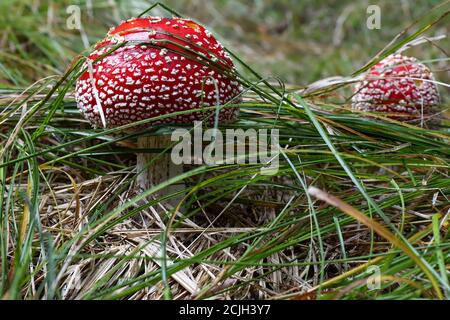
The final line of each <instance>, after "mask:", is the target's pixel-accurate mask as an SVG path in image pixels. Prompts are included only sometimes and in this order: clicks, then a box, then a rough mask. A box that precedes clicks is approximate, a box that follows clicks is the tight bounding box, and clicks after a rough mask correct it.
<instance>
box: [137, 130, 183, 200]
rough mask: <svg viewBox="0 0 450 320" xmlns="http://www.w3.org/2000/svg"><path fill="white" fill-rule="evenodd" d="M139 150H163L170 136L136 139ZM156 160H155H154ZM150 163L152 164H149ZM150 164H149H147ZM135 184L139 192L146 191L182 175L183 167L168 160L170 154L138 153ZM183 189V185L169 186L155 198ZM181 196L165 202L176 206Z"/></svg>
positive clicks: (168, 143)
mask: <svg viewBox="0 0 450 320" xmlns="http://www.w3.org/2000/svg"><path fill="white" fill-rule="evenodd" d="M137 143H138V148H139V149H165V148H167V147H168V146H169V145H170V143H171V140H170V136H143V137H139V138H138V141H137ZM155 158H156V159H155ZM151 162H152V163H151ZM149 163H151V164H149ZM137 172H138V177H137V183H138V186H139V188H140V189H141V190H147V189H149V188H151V187H153V186H155V185H158V184H160V183H162V182H165V181H167V180H169V179H171V178H173V177H176V176H178V175H180V174H182V173H183V165H176V164H174V163H173V161H172V160H171V158H170V152H168V153H164V154H158V153H149V152H140V153H138V154H137ZM183 189H185V185H184V183H179V184H176V185H170V186H168V187H166V188H164V189H162V190H160V191H158V193H157V194H155V196H156V197H157V196H164V195H168V194H171V193H174V192H176V191H180V190H183ZM181 199H182V196H177V197H174V198H171V199H170V200H168V201H167V203H169V204H170V205H172V206H177V205H178V203H179V202H180V201H181Z"/></svg>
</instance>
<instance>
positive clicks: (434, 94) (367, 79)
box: [352, 54, 440, 122]
mask: <svg viewBox="0 0 450 320" xmlns="http://www.w3.org/2000/svg"><path fill="white" fill-rule="evenodd" d="M439 103H440V98H439V92H438V88H437V85H436V83H435V81H434V77H433V74H432V72H431V70H430V69H429V68H428V67H427V66H426V65H424V64H422V63H420V62H418V60H417V59H416V58H412V57H406V56H403V55H400V54H394V55H391V56H389V57H387V58H385V59H384V60H382V61H381V62H379V63H378V64H376V65H374V66H373V67H372V68H370V69H369V70H368V72H367V73H366V74H365V75H364V78H363V80H362V82H359V83H358V84H357V85H356V86H355V94H354V96H353V98H352V105H353V108H355V109H357V110H361V111H365V112H379V113H381V114H383V115H385V116H387V117H389V118H392V119H396V120H404V121H414V122H416V121H419V120H420V121H424V120H433V121H436V120H438V119H439V117H440V114H439V110H438V109H437V106H438V105H439Z"/></svg>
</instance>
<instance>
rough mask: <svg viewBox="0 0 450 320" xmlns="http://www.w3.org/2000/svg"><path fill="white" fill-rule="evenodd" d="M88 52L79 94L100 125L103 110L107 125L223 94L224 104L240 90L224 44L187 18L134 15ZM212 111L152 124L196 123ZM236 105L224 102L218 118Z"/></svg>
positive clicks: (232, 114)
mask: <svg viewBox="0 0 450 320" xmlns="http://www.w3.org/2000/svg"><path fill="white" fill-rule="evenodd" d="M125 41H126V43H125V45H123V46H121V47H119V48H118V49H117V50H115V51H114V52H112V53H109V52H110V51H111V50H112V49H113V48H114V46H115V45H118V44H120V43H123V42H125ZM144 42H145V43H144ZM108 53H109V54H108ZM102 56H104V57H103V58H101V60H99V61H98V62H96V63H93V61H94V60H95V59H98V58H99V57H102ZM88 59H89V60H88V62H89V61H90V62H91V63H92V64H91V66H89V63H88V64H86V66H87V67H88V70H87V71H86V72H84V73H83V74H82V75H81V76H80V78H79V79H78V81H77V83H76V93H75V98H76V101H77V105H78V107H79V108H80V110H81V112H82V113H83V115H84V116H85V118H86V119H88V120H89V121H90V122H91V123H92V124H93V125H94V126H95V127H99V126H102V117H104V120H105V125H106V126H107V127H117V126H121V125H124V124H128V123H131V122H135V121H139V120H143V119H148V118H153V117H156V116H160V115H163V114H168V113H172V112H177V111H184V110H189V109H195V108H200V107H204V106H212V105H215V104H217V99H218V101H219V102H220V104H225V103H226V102H228V101H230V100H231V99H232V98H234V97H236V96H237V95H239V94H240V93H241V91H242V88H241V86H240V84H239V83H238V81H237V80H236V78H235V77H234V75H233V72H234V65H233V61H232V60H231V58H230V57H229V55H228V54H227V52H226V51H225V50H224V48H223V46H222V44H221V43H220V42H218V41H217V40H216V39H215V38H214V37H213V36H212V35H211V34H210V33H209V32H208V30H206V29H205V28H204V27H203V26H201V25H199V24H197V23H195V22H194V21H192V20H188V19H181V18H160V17H146V18H133V19H131V20H128V21H126V22H124V23H122V24H121V25H119V26H118V27H116V28H113V29H111V30H110V31H109V33H108V35H107V36H106V38H105V39H103V40H102V41H100V42H99V43H98V44H97V45H96V47H95V50H94V52H92V53H91V54H90V56H89V58H88ZM89 69H90V70H89ZM215 83H216V84H217V89H216V85H215ZM238 102H240V100H239V99H237V101H236V103H238ZM99 107H101V110H99ZM212 112H214V111H211V113H212ZM211 113H209V112H208V113H206V112H200V111H199V112H193V113H190V114H186V115H178V116H173V117H170V118H166V119H162V120H160V121H158V122H152V124H157V123H191V122H192V121H194V120H202V119H204V118H205V116H207V115H209V114H211ZM237 113H238V109H237V108H223V109H221V111H220V115H219V120H220V121H222V122H226V121H232V120H234V119H235V118H236V117H237Z"/></svg>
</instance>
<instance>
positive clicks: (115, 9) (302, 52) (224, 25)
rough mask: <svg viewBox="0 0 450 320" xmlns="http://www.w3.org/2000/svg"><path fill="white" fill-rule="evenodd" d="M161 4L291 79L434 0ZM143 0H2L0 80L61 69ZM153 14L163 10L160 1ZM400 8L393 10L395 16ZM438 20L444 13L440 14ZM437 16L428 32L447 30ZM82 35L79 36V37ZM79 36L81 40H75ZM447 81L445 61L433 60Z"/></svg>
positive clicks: (317, 69) (431, 47)
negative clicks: (76, 15) (73, 21)
mask: <svg viewBox="0 0 450 320" xmlns="http://www.w3.org/2000/svg"><path fill="white" fill-rule="evenodd" d="M162 2H163V3H164V4H166V5H168V6H170V7H172V8H173V9H175V10H177V11H178V12H179V13H181V14H182V15H184V16H190V17H192V18H194V19H195V20H197V21H199V22H201V23H203V24H205V25H207V26H208V27H209V28H210V29H211V30H212V31H213V32H214V33H215V34H216V35H218V36H219V38H220V39H221V40H222V41H223V42H224V43H225V44H226V45H227V46H228V47H229V48H232V49H233V50H234V51H235V52H236V53H238V54H239V55H240V56H241V57H243V58H244V59H245V61H246V62H247V63H249V64H250V65H251V66H252V67H253V68H254V69H256V70H257V71H259V72H260V73H261V74H262V75H264V76H277V77H280V78H281V79H282V80H283V81H285V82H287V83H291V84H298V85H306V84H308V83H311V82H313V81H316V80H318V79H321V78H324V77H329V76H334V75H349V74H351V73H352V72H353V71H355V70H357V69H358V68H360V67H361V66H363V65H364V64H365V63H366V62H367V61H368V60H369V59H370V57H372V56H373V55H374V54H375V53H376V52H378V51H379V50H381V49H382V48H383V47H384V46H385V45H386V44H387V43H388V42H389V41H390V40H392V38H393V37H394V36H395V35H396V34H398V33H399V32H401V31H402V30H403V29H405V28H406V27H407V26H408V25H409V24H411V23H412V22H413V21H415V20H416V19H419V18H420V17H421V15H423V14H425V13H426V12H427V11H428V10H430V9H431V8H433V7H434V6H436V5H438V4H439V3H442V1H441V0H419V1H416V0H395V1H391V0H382V1H349V0H345V1H342V0H340V1H338V0H319V1H316V0H305V1H296V0H280V1H268V0H252V1H243V0H233V1H230V0H215V1H200V0H169V1H162ZM153 3H154V2H152V1H144V0H102V1H92V0H81V1H76V0H34V1H30V0H2V1H1V2H0V30H1V36H0V84H1V85H3V86H17V85H26V84H29V83H30V81H35V80H37V79H40V78H42V77H44V76H48V75H52V74H55V73H62V72H63V71H64V69H65V68H66V66H67V64H68V63H69V62H70V60H71V59H72V58H73V57H74V56H76V54H77V53H79V52H82V51H83V49H84V48H85V46H86V45H87V44H88V43H89V44H91V45H92V44H93V43H95V42H96V41H98V40H99V39H100V38H101V37H103V36H104V35H105V33H106V32H107V30H108V29H109V28H110V27H112V26H114V25H117V24H118V23H119V22H120V21H121V20H123V19H128V18H130V17H133V16H136V15H137V14H139V13H140V12H142V11H143V10H145V9H147V8H148V7H149V6H150V5H151V4H153ZM373 4H376V5H378V6H379V7H380V8H381V29H379V30H376V29H375V30H369V29H368V28H367V27H366V20H367V18H368V16H369V14H368V13H367V12H366V10H367V7H368V6H369V5H373ZM70 5H78V6H79V8H80V12H81V20H82V24H83V30H82V31H81V35H80V32H79V31H78V30H69V29H68V28H67V26H66V21H67V19H68V18H69V16H70V15H69V13H68V12H67V8H68V6H70ZM151 13H152V14H154V15H164V14H167V13H165V12H164V10H162V9H161V8H157V9H154V10H153V11H152V12H151ZM399 15H400V16H399ZM444 22H445V20H444ZM449 31H450V26H449V25H448V23H447V24H445V23H441V25H439V26H437V27H435V28H433V29H432V31H431V34H427V35H428V36H434V35H442V34H444V35H448V34H449ZM83 37H84V39H83ZM83 40H84V41H83ZM437 45H438V46H439V48H438V47H437V46H436V45H435V44H426V45H421V46H419V47H417V48H414V49H413V50H409V51H408V54H410V55H414V56H416V57H417V58H418V59H419V60H429V59H435V58H438V57H440V58H442V57H443V56H444V57H445V56H447V57H448V55H447V54H448V52H449V49H450V48H449V47H448V46H449V45H448V41H447V40H445V41H441V42H440V43H438V44H437ZM433 68H434V69H435V71H437V78H438V79H439V80H440V81H443V82H449V80H450V76H449V70H446V69H445V68H446V61H442V62H440V63H437V64H433Z"/></svg>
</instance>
